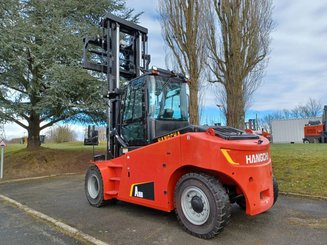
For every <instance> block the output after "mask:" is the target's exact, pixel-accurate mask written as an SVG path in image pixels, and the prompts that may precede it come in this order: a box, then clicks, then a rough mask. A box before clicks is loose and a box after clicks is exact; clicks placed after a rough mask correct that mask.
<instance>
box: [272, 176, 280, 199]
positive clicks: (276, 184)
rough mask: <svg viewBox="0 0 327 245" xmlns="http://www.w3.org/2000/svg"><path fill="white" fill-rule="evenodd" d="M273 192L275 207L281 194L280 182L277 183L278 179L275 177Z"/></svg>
mask: <svg viewBox="0 0 327 245" xmlns="http://www.w3.org/2000/svg"><path fill="white" fill-rule="evenodd" d="M273 190H274V203H273V205H275V203H276V202H277V199H278V193H279V190H278V182H277V179H276V177H275V176H273Z"/></svg>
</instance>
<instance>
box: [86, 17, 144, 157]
mask: <svg viewBox="0 0 327 245" xmlns="http://www.w3.org/2000/svg"><path fill="white" fill-rule="evenodd" d="M100 27H101V28H102V35H101V36H100V35H99V36H98V37H96V38H88V37H86V38H84V39H83V42H84V50H83V67H84V68H85V69H88V70H91V71H95V72H99V73H104V74H106V79H107V84H108V92H107V94H106V95H105V98H106V99H107V103H108V107H107V159H112V158H115V157H118V156H119V149H120V147H119V146H120V145H121V146H124V141H123V140H122V139H121V137H120V135H121V132H120V130H121V115H120V114H121V113H120V109H121V95H122V90H121V89H120V83H121V81H124V80H125V81H129V80H131V79H133V78H136V77H139V76H140V75H141V74H142V72H144V71H147V70H148V66H149V63H150V55H149V54H148V51H147V50H148V48H147V41H148V37H147V34H148V30H147V29H146V28H144V27H142V26H139V25H137V24H135V23H133V22H130V21H126V20H125V19H122V18H119V17H117V16H114V15H112V14H110V13H108V14H107V15H105V16H104V17H103V19H102V20H101V22H100Z"/></svg>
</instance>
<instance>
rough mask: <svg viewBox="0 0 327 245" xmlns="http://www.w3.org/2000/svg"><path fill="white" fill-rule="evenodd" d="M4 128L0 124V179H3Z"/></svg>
mask: <svg viewBox="0 0 327 245" xmlns="http://www.w3.org/2000/svg"><path fill="white" fill-rule="evenodd" d="M5 138H6V134H5V126H4V125H3V124H0V148H1V156H0V179H2V178H3V164H4V151H5V146H6V143H5Z"/></svg>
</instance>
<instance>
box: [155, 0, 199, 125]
mask: <svg viewBox="0 0 327 245" xmlns="http://www.w3.org/2000/svg"><path fill="white" fill-rule="evenodd" d="M159 12H160V16H161V26H162V30H163V37H164V40H165V42H166V44H167V46H168V47H169V49H170V51H171V52H172V54H173V57H174V60H175V61H176V63H177V66H178V69H179V70H180V72H182V73H183V74H188V75H189V76H190V79H191V82H190V122H191V123H192V124H199V105H198V102H199V101H198V92H199V79H200V75H201V72H202V71H203V68H204V64H205V57H206V55H205V41H206V38H205V28H204V23H205V17H206V16H205V11H204V0H160V5H159Z"/></svg>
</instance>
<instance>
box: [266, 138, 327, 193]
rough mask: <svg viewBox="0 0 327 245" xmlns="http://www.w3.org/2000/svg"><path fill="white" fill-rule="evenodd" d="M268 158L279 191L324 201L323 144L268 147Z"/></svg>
mask: <svg viewBox="0 0 327 245" xmlns="http://www.w3.org/2000/svg"><path fill="white" fill-rule="evenodd" d="M271 155H272V162H273V170H274V175H275V176H276V177H277V179H278V184H279V189H280V190H281V191H283V192H293V193H299V194H307V195H314V196H315V195H316V196H324V197H327V144H272V145H271Z"/></svg>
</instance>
